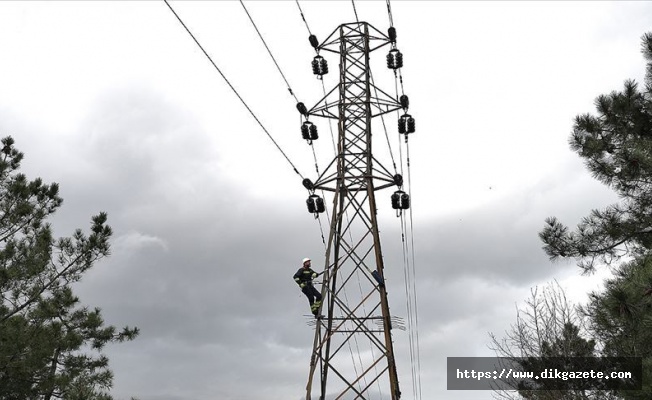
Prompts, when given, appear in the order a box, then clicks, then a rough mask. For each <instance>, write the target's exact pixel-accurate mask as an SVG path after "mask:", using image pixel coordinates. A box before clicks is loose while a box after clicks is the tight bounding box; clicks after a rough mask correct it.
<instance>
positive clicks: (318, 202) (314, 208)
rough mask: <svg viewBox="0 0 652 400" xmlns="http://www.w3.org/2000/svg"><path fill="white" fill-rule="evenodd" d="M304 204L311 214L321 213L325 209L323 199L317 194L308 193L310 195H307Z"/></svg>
mask: <svg viewBox="0 0 652 400" xmlns="http://www.w3.org/2000/svg"><path fill="white" fill-rule="evenodd" d="M306 205H307V206H308V212H310V213H311V214H317V213H323V212H324V211H326V206H325V205H324V199H322V198H321V197H319V196H317V195H316V194H313V195H310V197H308V200H306Z"/></svg>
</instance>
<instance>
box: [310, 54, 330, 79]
mask: <svg viewBox="0 0 652 400" xmlns="http://www.w3.org/2000/svg"><path fill="white" fill-rule="evenodd" d="M312 73H313V74H315V75H319V76H324V75H326V74H327V73H328V61H326V59H325V58H324V57H322V56H316V57H315V58H314V59H313V60H312Z"/></svg>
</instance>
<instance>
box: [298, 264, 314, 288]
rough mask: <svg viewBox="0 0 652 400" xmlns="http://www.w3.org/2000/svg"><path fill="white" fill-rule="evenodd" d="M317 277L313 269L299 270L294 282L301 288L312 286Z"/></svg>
mask: <svg viewBox="0 0 652 400" xmlns="http://www.w3.org/2000/svg"><path fill="white" fill-rule="evenodd" d="M316 277H317V273H316V272H315V271H313V270H312V268H303V267H301V268H299V270H298V271H297V273H296V274H294V281H295V282H296V283H297V284H298V285H299V286H301V287H304V286H306V285H312V280H313V279H315V278H316Z"/></svg>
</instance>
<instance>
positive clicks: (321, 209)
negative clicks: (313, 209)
mask: <svg viewBox="0 0 652 400" xmlns="http://www.w3.org/2000/svg"><path fill="white" fill-rule="evenodd" d="M315 205H316V206H317V212H318V213H323V212H324V211H326V206H325V205H324V199H322V198H321V197H317V198H316V199H315Z"/></svg>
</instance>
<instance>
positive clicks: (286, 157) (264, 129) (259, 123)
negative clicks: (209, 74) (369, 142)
mask: <svg viewBox="0 0 652 400" xmlns="http://www.w3.org/2000/svg"><path fill="white" fill-rule="evenodd" d="M163 1H164V2H165V4H166V5H167V6H168V8H169V9H170V11H172V14H174V16H175V17H176V18H177V20H178V21H179V23H180V24H181V25H182V26H183V27H184V29H185V30H186V32H188V34H189V35H190V37H191V38H192V39H193V40H194V41H195V43H196V44H197V46H198V47H199V48H200V49H201V51H202V52H203V53H204V55H205V56H206V58H208V61H210V63H211V64H213V67H215V70H217V72H218V73H219V74H220V75H221V76H222V78H223V79H224V81H225V82H226V84H227V85H229V87H230V88H231V90H233V93H235V95H236V96H237V97H238V99H239V100H240V101H241V102H242V104H243V105H244V106H245V108H246V109H247V111H249V113H250V114H251V116H252V117H253V118H254V119H255V120H256V122H258V125H260V127H261V128H262V129H263V131H265V133H266V134H267V137H269V139H270V140H271V141H272V143H274V145H275V146H276V148H277V149H278V150H279V151H280V152H281V154H282V155H283V157H285V159H286V160H287V162H288V163H289V164H290V166H291V167H292V169H293V170H294V172H296V173H297V175H299V176H300V177H301V179H303V175H301V173H300V172H299V170H297V167H295V166H294V164H293V163H292V161H290V159H289V158H288V156H287V154H285V152H284V151H283V149H281V146H279V145H278V143H277V142H276V140H274V138H273V137H272V135H271V134H270V133H269V132H268V131H267V129H266V128H265V126H264V125H263V124H262V122H260V120H259V119H258V117H256V114H254V112H253V111H252V110H251V108H249V106H248V105H247V103H246V102H245V101H244V99H243V98H242V97H241V96H240V94H238V91H237V90H235V88H234V87H233V85H231V82H229V80H228V79H226V76H224V74H223V73H222V71H221V70H220V69H219V68H218V66H217V64H215V62H214V61H213V59H212V58H211V56H210V55H208V53H207V52H206V50H204V48H203V47H202V45H201V44H200V43H199V41H198V40H197V38H196V37H195V35H193V34H192V32H191V31H190V29H188V27H187V26H186V24H185V23H184V22H183V20H182V19H181V17H179V15H178V14H177V13H176V11H174V9H173V8H172V6H171V5H170V3H168V1H167V0H163Z"/></svg>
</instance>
